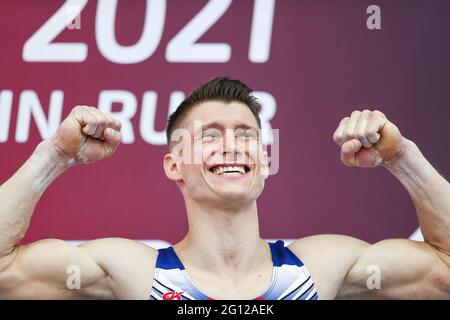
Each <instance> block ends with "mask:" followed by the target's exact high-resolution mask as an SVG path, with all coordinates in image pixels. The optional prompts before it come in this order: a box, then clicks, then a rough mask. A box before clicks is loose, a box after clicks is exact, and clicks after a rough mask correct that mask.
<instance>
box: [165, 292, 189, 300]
mask: <svg viewBox="0 0 450 320" xmlns="http://www.w3.org/2000/svg"><path fill="white" fill-rule="evenodd" d="M183 293H184V291H181V292H166V293H164V294H163V296H162V298H163V300H181V299H182V297H181V295H182V294H183Z"/></svg>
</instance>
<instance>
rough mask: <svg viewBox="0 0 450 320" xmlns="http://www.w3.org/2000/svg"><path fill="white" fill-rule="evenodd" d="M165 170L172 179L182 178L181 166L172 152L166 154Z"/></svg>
mask: <svg viewBox="0 0 450 320" xmlns="http://www.w3.org/2000/svg"><path fill="white" fill-rule="evenodd" d="M164 172H165V173H166V176H167V178H169V179H170V180H173V181H179V180H181V171H180V166H179V164H178V163H177V161H176V158H175V157H174V155H173V154H172V153H168V154H166V155H165V156H164Z"/></svg>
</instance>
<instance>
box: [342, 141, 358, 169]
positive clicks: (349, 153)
mask: <svg viewBox="0 0 450 320" xmlns="http://www.w3.org/2000/svg"><path fill="white" fill-rule="evenodd" d="M361 147H362V144H361V142H360V141H359V140H358V139H351V140H349V141H347V142H345V143H344V144H343V145H342V146H341V161H342V162H343V163H344V164H345V165H346V166H357V165H358V163H357V161H356V156H355V155H356V153H357V152H358V151H359V150H361Z"/></svg>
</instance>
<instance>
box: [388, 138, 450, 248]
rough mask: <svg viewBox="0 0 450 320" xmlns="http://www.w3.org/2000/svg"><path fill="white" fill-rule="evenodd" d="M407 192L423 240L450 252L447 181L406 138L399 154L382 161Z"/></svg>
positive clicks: (449, 188) (449, 209) (449, 201)
mask: <svg viewBox="0 0 450 320" xmlns="http://www.w3.org/2000/svg"><path fill="white" fill-rule="evenodd" d="M385 166H386V168H387V169H388V170H389V171H390V172H391V173H393V174H394V176H396V177H397V178H398V180H399V181H400V182H401V183H402V184H403V186H404V187H405V188H406V190H407V191H408V192H409V194H410V196H411V198H412V200H413V202H414V205H415V207H416V210H417V214H418V218H419V223H420V227H421V230H422V233H423V235H424V238H425V241H427V242H428V243H429V244H431V245H433V246H435V247H437V248H438V249H440V250H441V251H443V252H445V253H447V254H450V184H449V182H448V181H446V180H445V179H444V178H443V177H442V176H441V175H440V174H439V173H438V172H437V171H436V169H435V168H434V167H433V166H432V165H431V164H430V163H429V162H428V161H427V160H426V159H425V157H424V156H423V155H422V153H421V152H420V150H419V148H418V147H417V146H416V145H415V144H414V143H413V142H412V141H410V140H406V139H405V143H404V149H403V152H402V153H401V155H399V156H398V157H396V158H395V159H394V160H392V161H390V162H388V163H386V164H385Z"/></svg>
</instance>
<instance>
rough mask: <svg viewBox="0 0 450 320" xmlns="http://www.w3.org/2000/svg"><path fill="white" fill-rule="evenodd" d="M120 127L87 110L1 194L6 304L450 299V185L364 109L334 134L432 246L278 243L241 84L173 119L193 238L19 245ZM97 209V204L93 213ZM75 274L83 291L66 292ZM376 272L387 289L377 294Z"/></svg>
mask: <svg viewBox="0 0 450 320" xmlns="http://www.w3.org/2000/svg"><path fill="white" fill-rule="evenodd" d="M120 127H121V125H120V123H119V122H118V121H117V120H115V119H113V118H112V117H111V116H109V115H107V114H104V113H101V112H100V111H98V110H97V109H96V108H91V107H86V106H78V107H75V108H74V109H73V110H72V112H71V113H70V115H69V116H68V117H67V118H66V119H65V120H64V121H63V123H62V124H61V126H60V127H59V128H58V130H57V132H56V133H55V135H54V136H53V137H51V138H50V139H48V140H45V141H43V142H41V143H40V144H39V145H38V146H37V148H36V150H35V152H34V153H33V154H32V155H31V157H30V158H29V159H28V160H27V161H26V162H25V164H24V165H23V166H22V167H21V168H20V169H19V170H18V171H17V172H16V173H15V174H14V175H13V176H12V177H11V178H10V179H9V180H8V181H6V182H5V183H3V184H2V185H1V187H0V297H1V298H31V299H33V298H44V299H46V298H59V299H68V298H98V299H101V298H103V299H111V298H119V299H163V300H180V299H191V300H193V299H286V300H301V299H302V300H306V299H318V298H320V299H335V298H444V299H445V298H447V299H448V298H450V256H449V254H450V184H449V183H448V182H447V181H446V180H445V179H444V178H443V177H442V176H440V175H439V174H438V173H437V171H436V170H435V169H434V168H433V167H432V166H431V164H430V163H429V162H428V161H427V160H426V159H425V158H424V156H423V155H422V154H421V152H420V151H419V149H418V148H417V146H416V145H415V144H414V143H413V142H412V141H410V140H408V139H406V138H405V137H403V136H402V135H401V133H400V131H399V130H398V128H397V127H396V126H395V125H394V124H392V123H391V122H390V121H389V120H388V119H387V118H386V117H385V115H384V114H383V113H381V112H379V111H369V110H364V111H362V112H360V111H354V112H353V113H352V114H351V116H350V117H346V118H344V119H343V120H342V121H341V122H340V124H339V126H338V128H337V129H336V131H335V134H334V137H333V138H334V140H335V141H336V143H337V144H339V145H340V147H341V160H342V162H343V163H344V164H345V165H349V166H361V167H375V166H384V167H385V168H386V169H388V170H389V171H390V172H391V173H392V174H393V175H394V176H395V177H397V178H398V179H399V180H400V182H401V183H402V184H403V186H404V187H405V188H406V189H407V191H408V192H409V194H410V195H411V198H412V200H413V202H414V204H415V206H416V209H417V214H418V218H419V221H420V226H421V228H422V232H423V234H424V237H425V242H414V241H410V240H406V239H396V240H385V241H381V242H379V243H376V244H372V245H370V244H368V243H366V242H364V241H361V240H358V239H354V238H351V237H348V236H341V235H318V236H312V237H307V238H302V239H299V240H297V241H294V242H293V243H292V244H290V245H289V246H288V247H286V246H285V245H284V243H283V242H282V241H277V242H274V243H267V242H266V241H264V240H263V239H261V237H260V234H259V225H258V210H257V203H256V200H257V198H258V197H259V195H260V194H261V192H262V191H263V189H264V181H265V179H267V176H268V175H267V172H268V171H267V166H268V161H267V155H266V154H265V152H264V151H263V148H262V143H261V140H260V136H259V129H260V120H259V117H258V103H257V101H256V99H255V98H254V97H253V96H252V91H251V89H250V88H248V87H247V86H246V85H245V84H243V83H242V82H240V81H238V80H230V79H228V78H216V79H213V80H211V81H210V82H208V83H206V84H204V85H202V86H201V87H200V88H198V89H196V90H195V91H194V92H193V93H192V94H191V96H189V97H188V98H187V99H186V100H185V101H184V102H183V103H182V104H181V105H180V106H179V108H178V109H177V110H176V112H175V113H174V114H173V115H172V116H171V117H170V119H169V124H168V128H167V134H168V142H169V153H168V154H167V155H166V156H165V157H164V170H165V173H166V175H167V177H168V178H169V179H171V180H173V181H174V182H175V183H176V184H177V186H178V187H179V189H180V191H181V193H182V194H183V197H184V201H185V205H186V211H187V215H188V222H189V231H188V233H187V234H186V236H185V237H184V239H183V240H182V241H181V242H179V243H177V244H176V245H174V246H173V247H169V248H165V249H161V250H158V251H156V250H154V249H152V248H150V247H148V246H146V245H144V244H141V243H138V242H135V241H131V240H126V239H117V238H108V239H99V240H94V241H91V242H88V243H84V244H81V245H79V246H78V247H72V246H70V245H68V244H66V243H65V242H64V241H60V240H54V239H50V240H41V241H37V242H34V243H31V244H28V245H20V240H21V239H22V237H23V236H24V234H25V232H26V230H27V228H28V225H29V222H30V218H31V215H32V213H33V210H34V207H35V205H36V203H37V201H38V200H39V198H40V197H41V195H42V194H43V192H44V191H45V189H46V188H47V187H48V186H49V185H50V184H51V183H52V181H54V179H55V178H57V177H58V176H59V175H61V174H62V173H63V172H64V171H66V170H67V169H69V168H70V167H72V166H74V165H76V164H89V163H93V162H96V161H98V160H101V159H105V158H108V157H109V156H111V155H112V154H113V153H114V151H115V149H116V148H117V146H118V145H119V143H120V140H121V136H120ZM86 205H89V204H86ZM70 266H77V268H79V271H80V275H81V278H80V279H81V284H80V288H79V289H77V290H74V289H70V286H69V287H68V286H67V285H66V283H67V273H66V270H67V268H68V267H70ZM374 267H376V269H377V270H379V274H380V276H381V288H379V289H375V290H372V288H371V287H370V286H368V277H369V276H370V273H368V271H369V270H373V268H374Z"/></svg>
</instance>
